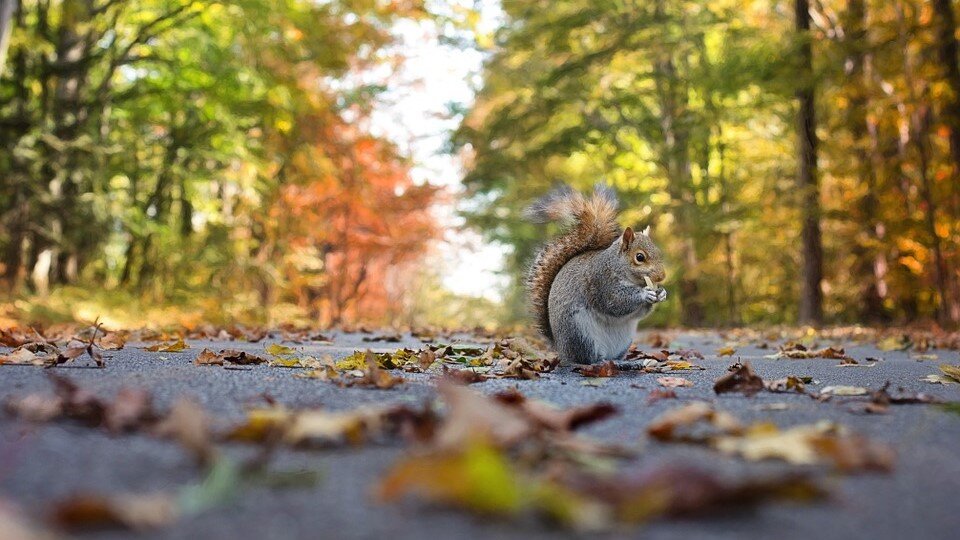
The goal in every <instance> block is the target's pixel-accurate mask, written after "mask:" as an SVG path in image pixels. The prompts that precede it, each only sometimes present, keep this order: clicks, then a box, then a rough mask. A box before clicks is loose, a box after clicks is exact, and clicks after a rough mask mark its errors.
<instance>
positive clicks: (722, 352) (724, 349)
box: [717, 347, 737, 356]
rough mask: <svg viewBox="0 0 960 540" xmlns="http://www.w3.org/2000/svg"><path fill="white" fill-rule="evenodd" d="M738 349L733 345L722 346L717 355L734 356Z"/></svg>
mask: <svg viewBox="0 0 960 540" xmlns="http://www.w3.org/2000/svg"><path fill="white" fill-rule="evenodd" d="M736 353H737V350H736V349H734V348H733V347H721V348H719V349H717V356H733V355H734V354H736Z"/></svg>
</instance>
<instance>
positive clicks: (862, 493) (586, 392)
mask: <svg viewBox="0 0 960 540" xmlns="http://www.w3.org/2000/svg"><path fill="white" fill-rule="evenodd" d="M363 337H364V335H362V334H342V333H335V334H333V344H332V345H323V344H310V343H306V344H301V345H296V348H297V349H298V350H299V351H301V352H302V354H311V355H322V354H331V355H333V356H335V357H343V356H345V355H347V354H350V353H352V352H353V351H354V350H361V349H365V348H373V349H374V350H393V349H395V348H398V347H403V346H411V347H419V346H420V345H421V343H420V342H419V341H417V340H416V339H415V338H412V337H410V336H405V337H404V339H403V341H402V342H399V343H370V342H365V341H363V339H362V338H363ZM271 342H272V340H265V341H263V342H260V343H246V342H218V341H194V340H188V343H189V345H190V349H188V350H186V351H183V352H180V353H156V352H146V351H144V350H142V349H140V348H138V344H135V343H131V344H127V346H126V347H125V348H123V349H122V350H119V351H111V352H109V353H108V358H107V366H106V368H104V369H96V368H89V367H84V366H86V361H85V360H79V361H76V362H74V363H71V364H67V365H65V366H63V367H58V368H54V369H53V371H56V373H57V374H59V375H63V376H66V377H68V378H70V379H71V380H73V381H75V382H76V383H77V384H79V385H80V386H82V387H83V388H85V389H87V390H89V391H91V392H93V393H95V394H97V395H101V396H105V397H110V396H112V395H114V394H115V393H116V392H117V391H118V390H119V389H121V388H122V387H139V388H146V389H149V390H150V391H151V392H152V394H153V396H154V400H155V403H156V404H157V406H158V407H159V408H161V409H163V408H165V407H167V406H169V405H170V404H171V403H172V402H173V401H174V400H176V399H177V398H178V397H180V396H184V395H186V396H191V397H193V398H195V399H196V400H197V401H198V402H199V403H200V404H201V405H202V406H203V408H204V409H206V411H207V412H208V413H209V414H210V415H211V416H212V417H213V418H214V420H215V422H216V423H217V425H219V426H228V425H230V424H232V423H236V422H239V421H241V420H242V419H243V418H244V411H245V409H246V408H247V407H248V406H250V405H251V404H255V403H262V399H263V398H262V396H263V395H264V394H268V395H269V396H272V398H273V399H275V400H276V401H277V402H279V403H282V404H284V405H286V406H288V407H291V408H299V407H324V408H326V409H330V410H348V409H353V408H355V407H357V406H360V405H363V404H371V403H373V404H384V403H411V404H421V403H423V402H424V401H425V400H430V399H433V398H434V397H435V395H436V389H435V380H436V379H435V377H434V376H432V375H429V374H407V373H405V374H403V376H404V377H405V378H406V379H407V381H406V383H405V384H402V385H399V386H397V387H395V388H392V389H389V390H377V389H367V388H360V387H350V388H341V387H338V386H336V385H333V384H330V383H328V382H324V381H320V380H310V379H302V378H297V377H294V376H293V375H294V373H295V372H296V371H297V370H293V369H285V368H278V367H268V366H266V365H259V366H244V367H242V368H239V369H224V368H222V367H201V366H196V365H194V364H193V359H194V358H195V357H196V355H197V353H198V352H199V351H200V350H201V349H202V348H203V347H208V348H211V349H214V350H219V349H221V348H237V349H242V350H247V351H250V352H253V353H258V354H264V347H265V346H266V345H268V344H269V343H271ZM480 342H481V343H482V340H481V341H480ZM725 344H726V342H725V341H724V340H723V339H722V338H720V337H719V336H718V335H716V334H710V333H688V334H680V335H678V336H677V337H676V338H675V339H674V340H673V342H672V343H671V348H674V349H675V348H685V347H690V348H694V349H696V350H698V351H701V352H702V353H703V354H704V355H705V359H703V360H698V361H696V363H697V364H699V365H702V366H703V367H705V368H706V369H705V370H703V371H687V372H684V373H682V374H680V376H683V377H685V378H687V379H689V380H690V381H692V382H693V383H694V386H693V387H689V388H677V389H676V390H675V391H676V393H677V394H678V396H679V399H678V400H673V399H665V400H660V401H657V402H654V403H652V404H648V403H647V397H648V394H649V393H650V392H651V391H654V390H656V389H657V388H658V385H657V383H656V376H655V375H651V374H645V373H641V372H623V373H621V374H620V375H619V376H617V377H614V378H610V379H606V380H605V381H604V382H603V383H602V384H601V385H599V386H590V385H584V384H582V383H583V381H584V378H583V377H581V376H580V375H578V374H577V373H574V372H573V371H572V370H571V368H570V367H569V366H562V367H560V368H558V369H557V370H556V371H555V372H553V373H550V374H547V375H545V376H543V377H542V378H540V379H538V380H531V381H522V380H514V379H502V380H490V381H486V382H483V383H481V384H476V385H473V386H472V388H475V389H477V390H480V391H482V392H496V391H500V390H504V389H507V388H511V387H514V386H516V387H517V388H518V389H519V390H520V391H521V392H522V393H523V394H525V395H526V396H528V397H532V398H538V399H543V400H546V401H548V402H550V403H553V404H555V405H558V406H574V405H583V404H587V403H593V402H597V401H607V402H610V403H613V404H614V405H616V406H617V408H618V409H619V414H617V415H616V416H614V417H612V418H611V419H608V420H605V421H602V422H598V423H596V424H593V425H590V426H588V427H587V428H586V429H585V432H586V433H587V434H588V435H590V436H592V437H595V438H598V439H600V440H604V441H611V442H617V443H621V444H625V445H631V446H636V445H639V446H640V448H641V451H640V454H639V456H638V458H637V459H636V466H638V467H639V466H650V465H651V464H658V463H688V462H693V463H696V464H697V465H699V466H702V467H706V468H708V469H712V470H716V471H718V472H719V473H721V474H724V475H728V476H730V477H736V476H737V475H741V474H753V473H763V472H773V471H778V470H784V469H786V468H788V467H789V466H787V465H783V464H778V463H773V462H762V463H750V462H745V461H743V460H740V459H736V458H731V457H725V456H722V455H720V454H718V453H717V452H715V451H711V450H709V449H706V448H702V447H698V446H688V445H670V444H663V443H657V442H654V441H651V440H649V439H648V438H647V437H646V435H645V430H646V426H647V425H648V424H649V423H650V422H651V421H652V420H653V419H655V418H656V417H657V416H658V415H660V414H662V413H664V412H665V411H667V410H670V409H672V408H675V407H677V406H678V405H682V404H683V403H684V402H687V401H691V400H695V399H702V400H706V401H710V402H712V403H715V404H716V406H717V407H718V408H720V409H722V410H725V411H729V412H731V413H732V414H734V415H735V416H737V417H738V418H740V419H741V420H743V421H745V422H752V421H760V420H766V421H771V422H773V423H775V424H777V425H778V426H780V427H790V426H793V425H799V424H809V423H812V422H816V421H818V420H823V419H829V420H834V421H837V422H839V423H841V424H843V425H845V426H848V427H849V428H851V429H852V430H853V431H856V432H858V433H860V434H863V435H865V436H867V437H870V438H872V439H875V440H877V441H881V442H884V443H887V444H889V445H891V446H892V447H893V448H895V450H896V453H897V461H896V465H895V468H894V470H893V471H892V472H891V473H888V474H882V473H874V474H862V475H855V476H840V475H835V474H830V473H825V472H824V473H821V477H823V478H824V479H825V482H826V484H827V485H828V486H829V488H830V490H831V491H832V493H833V497H832V498H831V499H830V500H828V501H825V502H820V503H815V504H811V505H800V504H797V503H774V504H767V505H763V506H761V507H759V508H757V509H756V510H752V511H749V512H745V511H737V512H730V513H721V514H714V515H710V516H706V517H698V518H691V519H680V520H676V519H673V520H661V521H655V522H653V523H650V524H648V525H645V526H644V527H642V528H636V529H624V530H617V531H613V532H610V533H603V534H596V533H593V534H591V535H590V537H598V538H605V537H613V538H623V537H638V538H640V537H642V538H655V539H656V538H663V539H668V538H676V539H689V538H711V539H713V538H716V539H723V538H731V539H733V538H737V539H743V538H819V539H832V538H836V539H841V538H842V539H850V538H868V539H886V538H891V539H892V538H907V537H909V538H911V539H912V540H920V539H944V540H946V539H955V538H960V415H958V414H956V413H955V412H949V411H947V410H945V409H944V408H943V407H940V406H936V405H900V406H893V407H891V409H890V411H889V413H888V414H871V415H867V414H857V413H856V412H855V410H856V408H857V406H858V404H857V403H854V402H853V401H852V400H850V399H843V398H835V399H833V400H831V401H829V402H825V403H822V402H818V401H815V400H812V399H810V398H808V397H805V396H802V395H795V394H772V393H760V394H757V395H756V396H753V397H745V396H743V395H740V394H724V395H720V396H717V395H715V394H714V392H713V390H712V386H713V382H714V381H715V380H716V379H717V378H718V377H720V376H721V375H722V374H724V373H725V372H726V369H727V366H729V365H730V364H731V362H732V361H733V360H734V359H735V358H736V357H739V358H741V359H743V360H747V361H749V362H750V363H751V364H752V366H753V369H754V371H755V372H756V373H757V374H758V375H760V376H761V377H763V378H764V379H776V378H780V377H785V376H788V375H800V376H809V377H812V378H813V379H814V381H815V383H814V384H813V385H812V386H811V388H813V389H814V390H816V389H818V388H822V387H824V386H828V385H851V386H862V387H866V388H868V389H871V390H873V389H877V388H879V387H881V386H882V385H883V384H884V383H885V382H886V381H888V380H889V381H891V382H892V385H893V388H894V389H895V388H897V387H903V388H904V389H905V390H906V391H912V392H925V393H928V394H932V395H935V396H938V397H940V398H942V399H944V400H948V401H960V384H953V385H939V384H930V383H927V382H923V381H921V379H922V378H923V377H925V376H927V375H929V374H933V373H939V370H938V368H937V367H938V365H939V364H940V363H952V364H958V363H960V355H958V353H957V352H956V351H942V350H939V351H938V350H933V351H926V352H925V353H924V354H923V355H917V354H912V353H910V352H904V351H898V352H884V351H880V350H877V349H876V348H874V347H873V346H871V345H857V346H851V344H849V343H845V344H842V345H845V346H847V352H848V354H850V356H852V357H853V358H855V359H859V360H861V364H865V362H863V360H864V359H866V358H868V357H873V358H879V359H880V360H879V361H877V362H875V363H873V364H874V365H872V367H838V366H837V364H838V361H836V360H827V359H810V360H786V359H779V360H773V359H769V358H764V356H765V355H769V354H770V353H771V352H772V351H771V350H770V349H761V348H758V347H757V346H756V345H757V344H752V345H748V344H742V343H741V344H736V345H737V346H736V350H737V354H736V356H735V357H734V358H728V357H724V358H720V357H718V356H717V355H716V354H715V352H716V351H717V349H718V348H720V347H722V346H724V345H725ZM823 344H827V342H823ZM774 345H775V344H774ZM641 348H643V349H645V350H653V348H652V347H649V346H647V345H643V344H642V341H641ZM7 350H8V349H2V348H0V351H7ZM49 371H51V370H45V369H42V368H38V367H29V366H0V401H5V400H7V399H9V398H14V397H17V396H23V395H26V394H29V393H34V392H49V391H50V389H51V385H50V381H49V379H48V377H47V374H48V373H49ZM226 451H227V452H228V454H230V455H232V456H236V457H237V458H238V459H242V458H244V457H246V456H249V455H250V454H251V449H250V448H249V447H245V446H242V445H228V446H227V448H226ZM402 451H403V446H402V444H401V443H399V442H398V443H396V444H376V445H366V446H360V447H345V448H335V449H324V450H281V451H280V452H279V453H278V454H277V455H276V456H274V461H273V463H272V466H273V467H275V468H279V469H284V470H309V471H317V472H318V473H319V478H320V479H319V481H318V482H316V483H315V484H313V485H307V486H297V487H289V486H288V487H270V488H268V487H254V488H251V489H247V490H245V491H243V493H242V494H241V495H240V496H239V497H238V498H237V499H236V500H233V501H231V502H229V503H227V504H223V505H220V506H218V507H215V508H212V509H210V510H208V511H206V512H203V513H200V514H198V515H194V516H189V517H185V518H183V519H181V520H179V521H177V522H176V523H175V524H173V525H170V526H167V527H162V528H159V529H155V530H149V531H143V532H137V533H133V532H128V531H111V532H103V531H100V532H94V533H84V534H83V535H82V537H87V538H126V537H137V538H215V539H220V538H223V539H228V538H230V539H233V538H390V539H391V540H400V539H407V538H410V539H423V538H435V539H438V540H439V539H442V538H540V537H543V538H570V537H577V536H578V535H577V534H576V533H572V532H569V531H564V530H560V529H556V528H554V527H552V526H550V525H549V524H545V523H543V522H541V521H538V520H536V519H521V520H519V521H508V520H504V519H498V518H491V517H476V516H471V515H469V514H465V513H463V512H461V511H457V510H453V509H445V508H436V507H430V506H426V505H424V504H422V503H418V502H417V501H407V502H404V503H400V504H381V503H378V502H376V501H374V500H373V498H372V497H371V490H372V487H373V486H374V485H375V484H376V482H377V480H378V478H380V477H381V476H382V475H383V473H384V471H385V470H386V469H387V468H388V467H389V466H390V465H391V463H393V462H394V461H395V460H396V459H397V458H398V456H400V454H401V453H402ZM199 474H200V472H199V471H198V469H197V467H196V466H195V465H194V463H193V462H192V460H191V458H190V456H189V455H188V454H187V453H185V452H184V451H183V450H182V449H181V448H180V447H179V446H178V445H176V444H175V443H173V442H167V441H161V440H158V439H156V438H153V437H149V436H146V435H141V434H131V435H116V436H112V435H109V434H108V433H106V432H104V431H101V430H96V429H90V428H87V427H83V426H79V425H75V424H71V423H69V422H52V423H49V424H42V425H34V424H30V423H27V422H25V421H23V420H20V419H16V418H12V417H10V416H8V415H0V499H6V500H8V501H14V502H15V503H16V504H18V505H19V507H21V508H23V509H25V511H27V512H28V513H30V514H32V515H33V516H34V517H36V518H37V519H43V517H44V516H45V512H46V510H47V509H48V508H49V506H50V505H51V504H52V502H53V501H56V500H59V499H62V498H63V497H67V496H69V495H71V494H75V493H78V492H96V493H104V494H117V493H147V492H156V491H165V490H167V491H169V490H176V489H178V488H179V487H181V486H183V485H187V484H189V483H192V482H196V481H197V480H198V477H199Z"/></svg>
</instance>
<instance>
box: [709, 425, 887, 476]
mask: <svg viewBox="0 0 960 540" xmlns="http://www.w3.org/2000/svg"><path fill="white" fill-rule="evenodd" d="M712 445H713V446H714V447H715V448H717V449H718V450H719V451H721V452H723V453H726V454H735V455H739V456H740V457H743V458H744V459H746V460H748V461H760V460H765V459H779V460H783V461H786V462H788V463H791V464H794V465H812V464H816V463H829V464H832V465H833V466H834V467H835V468H837V469H838V470H840V471H843V472H859V471H868V470H876V471H889V470H890V469H892V468H893V461H894V453H893V450H892V449H891V448H889V447H888V446H886V445H882V444H878V443H875V442H873V441H871V440H869V439H867V438H865V437H862V436H859V435H853V434H850V433H848V432H847V430H846V429H845V428H843V427H842V426H839V425H837V424H834V423H832V422H826V421H824V422H818V423H816V424H809V425H802V426H796V427H792V428H790V429H787V430H783V431H781V430H779V429H778V428H777V427H776V426H775V425H773V424H769V423H760V424H755V425H753V426H751V427H750V428H749V429H747V430H746V431H745V432H744V433H743V434H742V435H741V434H738V435H735V436H722V437H718V438H716V439H714V440H713V441H712Z"/></svg>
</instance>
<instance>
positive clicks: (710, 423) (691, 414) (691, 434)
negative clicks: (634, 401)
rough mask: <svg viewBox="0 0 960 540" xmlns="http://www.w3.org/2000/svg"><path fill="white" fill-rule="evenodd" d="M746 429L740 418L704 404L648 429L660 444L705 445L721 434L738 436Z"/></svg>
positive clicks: (666, 416) (667, 415) (692, 405)
mask: <svg viewBox="0 0 960 540" xmlns="http://www.w3.org/2000/svg"><path fill="white" fill-rule="evenodd" d="M697 428H703V429H700V430H697ZM742 430H743V426H742V425H741V424H740V422H739V421H738V420H737V419H736V418H734V417H733V416H731V415H730V414H728V413H725V412H723V411H717V410H715V409H714V408H713V407H712V406H710V404H709V403H706V402H704V401H695V402H693V403H690V404H688V405H684V406H683V407H680V408H678V409H673V410H671V411H668V412H667V413H665V414H663V415H662V416H660V417H659V418H657V419H656V420H654V421H653V423H651V424H650V425H649V426H647V433H648V434H649V435H650V436H651V437H653V438H655V439H657V440H660V441H686V442H705V441H707V440H709V439H710V438H711V437H713V436H716V435H717V434H723V435H727V434H736V433H740V432H741V431H742Z"/></svg>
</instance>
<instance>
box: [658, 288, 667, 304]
mask: <svg viewBox="0 0 960 540" xmlns="http://www.w3.org/2000/svg"><path fill="white" fill-rule="evenodd" d="M666 299H667V290H666V289H664V288H663V287H660V288H658V289H657V302H663V301H664V300H666Z"/></svg>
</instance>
